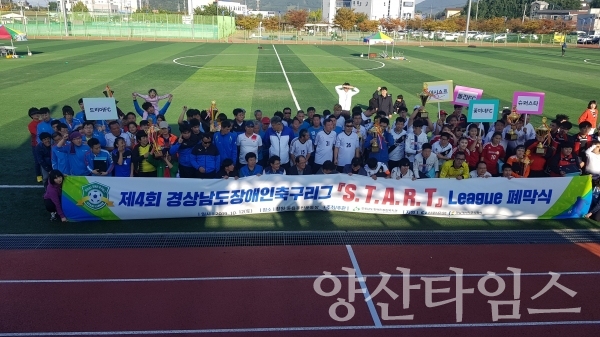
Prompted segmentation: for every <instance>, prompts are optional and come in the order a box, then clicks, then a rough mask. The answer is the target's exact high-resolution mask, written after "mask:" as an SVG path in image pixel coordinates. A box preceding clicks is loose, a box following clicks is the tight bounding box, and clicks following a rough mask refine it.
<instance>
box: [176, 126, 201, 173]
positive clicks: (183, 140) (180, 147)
mask: <svg viewBox="0 0 600 337" xmlns="http://www.w3.org/2000/svg"><path fill="white" fill-rule="evenodd" d="M179 132H180V133H181V135H180V136H179V138H178V139H177V141H176V142H175V143H174V144H173V146H171V149H169V153H170V154H171V156H172V157H175V156H176V157H177V160H178V161H179V177H181V178H195V177H196V170H194V165H192V150H193V149H194V146H196V144H198V140H199V139H200V137H192V130H191V128H190V126H189V125H181V126H179Z"/></svg>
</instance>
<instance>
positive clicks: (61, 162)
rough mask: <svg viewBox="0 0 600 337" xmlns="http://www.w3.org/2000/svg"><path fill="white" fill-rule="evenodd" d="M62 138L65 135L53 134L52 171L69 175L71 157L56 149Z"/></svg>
mask: <svg viewBox="0 0 600 337" xmlns="http://www.w3.org/2000/svg"><path fill="white" fill-rule="evenodd" d="M62 138H63V135H62V134H60V133H59V132H55V133H53V134H52V140H53V145H52V154H51V157H52V169H53V170H59V171H60V172H65V173H67V172H69V155H68V154H67V153H64V152H60V151H58V148H57V147H56V145H57V144H58V143H59V142H60V140H61V139H62Z"/></svg>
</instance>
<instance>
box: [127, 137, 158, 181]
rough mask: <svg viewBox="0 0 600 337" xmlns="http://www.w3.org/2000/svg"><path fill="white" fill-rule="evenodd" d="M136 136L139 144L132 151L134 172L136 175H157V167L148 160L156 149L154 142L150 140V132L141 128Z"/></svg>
mask: <svg viewBox="0 0 600 337" xmlns="http://www.w3.org/2000/svg"><path fill="white" fill-rule="evenodd" d="M135 138H136V139H137V142H138V144H137V145H136V146H135V147H134V148H133V150H132V151H131V164H132V168H133V174H134V175H135V176H136V177H156V167H154V165H152V164H151V163H150V162H149V161H148V159H149V157H150V156H151V155H152V152H153V151H154V148H153V147H152V144H150V142H149V141H148V134H147V133H146V132H145V131H144V130H140V131H138V132H137V133H136V135H135Z"/></svg>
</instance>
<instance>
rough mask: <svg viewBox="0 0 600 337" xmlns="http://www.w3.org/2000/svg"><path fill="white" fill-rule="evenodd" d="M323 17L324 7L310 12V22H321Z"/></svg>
mask: <svg viewBox="0 0 600 337" xmlns="http://www.w3.org/2000/svg"><path fill="white" fill-rule="evenodd" d="M322 18H323V10H322V9H320V8H319V9H317V10H314V11H310V12H309V13H308V22H310V23H319V22H321V19H322Z"/></svg>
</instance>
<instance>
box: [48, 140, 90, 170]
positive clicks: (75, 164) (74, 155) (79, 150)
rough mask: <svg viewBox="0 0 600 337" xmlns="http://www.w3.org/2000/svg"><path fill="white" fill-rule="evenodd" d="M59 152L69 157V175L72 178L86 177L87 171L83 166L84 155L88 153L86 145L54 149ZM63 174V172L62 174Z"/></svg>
mask: <svg viewBox="0 0 600 337" xmlns="http://www.w3.org/2000/svg"><path fill="white" fill-rule="evenodd" d="M56 149H57V150H58V151H60V152H63V153H67V154H68V156H69V173H68V174H69V175H72V176H88V175H89V171H88V169H87V167H86V166H85V154H86V153H87V152H88V151H90V147H89V146H87V144H81V146H75V145H74V144H73V143H70V144H66V145H63V146H62V147H58V146H57V147H56ZM63 173H64V172H63Z"/></svg>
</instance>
